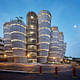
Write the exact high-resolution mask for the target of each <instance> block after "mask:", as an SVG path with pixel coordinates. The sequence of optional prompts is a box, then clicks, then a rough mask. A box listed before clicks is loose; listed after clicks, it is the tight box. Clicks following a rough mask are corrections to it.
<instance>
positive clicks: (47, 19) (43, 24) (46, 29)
mask: <svg viewBox="0 0 80 80" xmlns="http://www.w3.org/2000/svg"><path fill="white" fill-rule="evenodd" d="M50 27H51V14H50V12H49V11H46V10H42V11H40V13H39V15H38V35H39V36H38V39H39V42H38V56H37V57H38V58H37V59H38V62H39V63H47V59H48V53H49V44H50V32H51V30H50Z"/></svg>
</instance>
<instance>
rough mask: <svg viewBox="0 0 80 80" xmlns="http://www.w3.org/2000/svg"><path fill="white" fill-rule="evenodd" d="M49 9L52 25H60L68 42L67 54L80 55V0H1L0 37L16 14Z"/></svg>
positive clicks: (20, 14)
mask: <svg viewBox="0 0 80 80" xmlns="http://www.w3.org/2000/svg"><path fill="white" fill-rule="evenodd" d="M41 10H49V11H50V13H51V15H52V22H51V26H58V28H59V31H60V32H61V31H62V32H63V33H64V41H65V42H67V49H66V56H72V57H80V0H0V37H3V24H4V23H5V22H7V21H9V20H11V19H15V17H16V16H23V17H24V22H25V23H26V14H27V13H28V12H29V11H34V12H36V13H37V14H38V13H39V11H41Z"/></svg>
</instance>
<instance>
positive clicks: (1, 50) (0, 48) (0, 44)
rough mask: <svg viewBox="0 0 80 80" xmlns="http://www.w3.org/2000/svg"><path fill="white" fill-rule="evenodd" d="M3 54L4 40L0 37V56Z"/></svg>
mask: <svg viewBox="0 0 80 80" xmlns="http://www.w3.org/2000/svg"><path fill="white" fill-rule="evenodd" d="M3 56H4V41H3V38H1V37H0V57H3Z"/></svg>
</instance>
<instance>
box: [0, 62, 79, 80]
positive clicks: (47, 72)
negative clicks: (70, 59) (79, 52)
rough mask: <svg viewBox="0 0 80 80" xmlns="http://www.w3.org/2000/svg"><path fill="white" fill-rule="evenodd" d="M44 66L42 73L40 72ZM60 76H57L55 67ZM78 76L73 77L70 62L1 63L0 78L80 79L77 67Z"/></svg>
mask: <svg viewBox="0 0 80 80" xmlns="http://www.w3.org/2000/svg"><path fill="white" fill-rule="evenodd" d="M40 66H42V74H40ZM56 66H57V67H58V76H57V77H56V76H55V67H56ZM76 73H77V76H76V78H72V66H71V65H70V64H63V65H62V64H61V65H54V64H15V63H14V64H13V63H11V64H8V63H0V80H80V69H78V68H76Z"/></svg>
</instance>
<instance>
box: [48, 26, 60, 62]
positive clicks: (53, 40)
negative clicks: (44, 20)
mask: <svg viewBox="0 0 80 80" xmlns="http://www.w3.org/2000/svg"><path fill="white" fill-rule="evenodd" d="M58 49H59V30H58V27H57V26H54V27H51V36H50V49H49V57H48V62H57V60H58V57H59V51H58Z"/></svg>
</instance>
